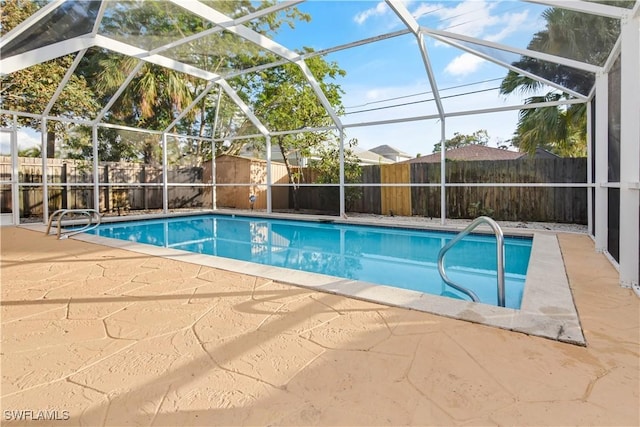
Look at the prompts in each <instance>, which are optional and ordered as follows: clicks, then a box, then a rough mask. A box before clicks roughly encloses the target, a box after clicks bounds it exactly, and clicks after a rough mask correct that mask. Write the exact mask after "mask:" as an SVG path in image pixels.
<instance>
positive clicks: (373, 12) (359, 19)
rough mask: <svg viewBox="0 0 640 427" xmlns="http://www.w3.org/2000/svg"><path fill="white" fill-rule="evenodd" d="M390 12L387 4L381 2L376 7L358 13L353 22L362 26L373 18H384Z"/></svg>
mask: <svg viewBox="0 0 640 427" xmlns="http://www.w3.org/2000/svg"><path fill="white" fill-rule="evenodd" d="M388 11H389V8H388V7H387V5H386V3H385V2H383V1H381V2H379V3H378V4H376V5H375V7H372V8H369V9H367V10H365V11H363V12H360V13H358V14H357V15H356V16H355V17H354V18H353V20H354V21H355V22H356V23H357V24H359V25H362V24H364V23H365V22H366V21H367V20H368V19H369V18H371V17H372V16H382V15H384V14H386V13H387V12H388Z"/></svg>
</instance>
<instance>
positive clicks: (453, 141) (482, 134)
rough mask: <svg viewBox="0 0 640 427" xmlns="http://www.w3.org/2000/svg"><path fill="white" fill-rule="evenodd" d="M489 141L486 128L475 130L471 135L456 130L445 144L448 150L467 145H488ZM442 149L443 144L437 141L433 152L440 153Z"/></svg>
mask: <svg viewBox="0 0 640 427" xmlns="http://www.w3.org/2000/svg"><path fill="white" fill-rule="evenodd" d="M488 143H489V133H488V132H487V131H486V130H485V129H480V130H477V131H475V132H473V133H472V134H471V135H462V134H460V133H458V132H454V134H453V138H449V139H446V140H445V141H444V146H445V149H446V150H451V149H452V148H460V147H466V146H467V145H483V146H486V145H487V144H488ZM441 149H442V144H441V143H439V142H438V143H437V144H435V145H434V146H433V152H434V153H439V152H440V150H441Z"/></svg>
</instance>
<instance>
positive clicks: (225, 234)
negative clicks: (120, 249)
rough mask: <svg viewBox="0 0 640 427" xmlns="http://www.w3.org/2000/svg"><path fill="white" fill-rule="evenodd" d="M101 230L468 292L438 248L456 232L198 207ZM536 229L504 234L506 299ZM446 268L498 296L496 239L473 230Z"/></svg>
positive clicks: (514, 293) (514, 303)
mask: <svg viewBox="0 0 640 427" xmlns="http://www.w3.org/2000/svg"><path fill="white" fill-rule="evenodd" d="M90 233H92V234H96V235H98V236H102V237H108V238H114V239H120V240H125V241H128V242H137V243H144V244H150V245H155V246H160V247H164V248H172V249H177V250H181V251H187V252H192V253H197V254H205V255H213V256H217V257H224V258H231V259H235V260H241V261H247V262H251V263H257V264H263V265H269V266H275V267H281V268H286V269H291V270H300V271H306V272H310V273H318V274H323V275H328V276H335V277H339V278H343V279H351V280H356V281H362V282H368V283H373V284H378V285H386V286H392V287H396V288H402V289H408V290H413V291H418V292H422V293H426V294H431V295H438V296H444V297H449V298H454V299H462V300H468V297H467V296H466V295H464V294H462V293H460V292H458V291H457V290H455V289H453V288H451V287H449V286H447V285H446V284H445V283H444V282H443V281H442V279H441V278H440V275H439V273H438V271H437V265H436V261H437V256H438V252H439V250H440V248H441V247H442V246H444V245H445V244H446V243H447V242H448V241H449V240H451V239H452V238H453V237H454V236H455V234H454V233H451V232H440V231H430V230H416V229H407V228H391V227H372V226H362V225H353V224H343V223H333V222H319V221H293V220H283V219H275V218H263V217H251V216H235V215H234V216H228V215H199V216H189V217H178V218H162V219H153V220H144V221H130V222H117V223H107V224H103V225H101V226H100V227H99V228H97V229H95V230H92V231H90ZM531 248H532V239H531V238H530V237H528V238H527V237H517V238H515V237H506V238H505V260H506V263H505V288H506V291H505V294H506V307H509V308H513V309H518V308H520V305H521V302H522V297H523V292H524V285H525V280H526V274H527V268H528V265H529V259H530V256H531ZM446 267H447V273H448V274H449V276H450V278H451V279H452V280H454V281H455V282H456V283H459V284H461V285H462V286H465V287H467V288H470V289H471V290H473V291H474V292H475V293H476V294H477V295H478V296H479V298H480V301H481V302H482V303H484V304H490V305H496V304H497V287H496V286H497V285H496V271H495V269H496V242H495V238H494V236H493V235H480V234H474V235H471V236H468V237H467V238H465V239H464V240H463V241H461V242H460V243H459V244H458V245H456V246H455V247H454V248H453V249H451V251H450V252H449V253H448V254H447V258H446Z"/></svg>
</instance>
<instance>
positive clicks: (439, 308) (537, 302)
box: [23, 210, 586, 346]
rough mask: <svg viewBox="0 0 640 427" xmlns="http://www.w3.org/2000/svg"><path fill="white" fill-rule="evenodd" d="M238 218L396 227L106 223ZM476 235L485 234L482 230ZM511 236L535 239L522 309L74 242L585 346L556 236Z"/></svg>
mask: <svg viewBox="0 0 640 427" xmlns="http://www.w3.org/2000/svg"><path fill="white" fill-rule="evenodd" d="M207 214H219V215H236V216H249V217H262V218H274V219H293V220H297V221H311V222H318V221H321V222H333V223H338V224H340V223H342V224H351V225H370V226H376V227H380V226H383V227H393V226H394V225H393V224H389V223H384V224H382V223H380V222H376V221H372V220H371V219H367V218H354V217H350V218H347V219H343V218H340V217H329V218H328V217H326V216H316V215H304V216H303V217H301V216H300V215H295V214H280V213H272V214H265V213H263V212H240V213H239V212H236V211H227V210H215V211H198V212H190V213H187V214H186V215H185V213H179V214H167V215H162V214H155V215H140V216H135V217H133V216H128V217H115V218H105V219H104V220H103V222H105V223H106V222H121V221H132V220H145V219H158V218H167V217H179V216H192V215H207ZM23 227H25V228H30V229H42V230H43V231H44V229H45V227H44V225H41V224H40V225H24V226H23ZM398 227H399V228H404V229H420V230H433V231H449V232H459V231H461V230H462V229H463V228H464V226H459V225H458V226H455V225H453V226H447V225H444V226H443V225H440V226H437V227H434V226H433V225H432V224H398V225H397V226H396V227H395V228H398ZM478 232H480V233H482V232H484V231H483V230H482V229H478ZM504 232H505V235H507V236H523V237H533V245H532V249H531V258H530V262H529V268H528V271H527V277H526V280H525V288H524V294H523V297H522V304H521V307H520V309H519V310H516V309H511V308H504V307H497V306H492V305H487V304H482V303H474V302H471V301H463V300H457V299H453V298H447V297H442V296H437V295H430V294H424V293H421V292H417V291H412V290H407V289H401V288H394V287H390V286H384V285H378V284H373V283H369V282H363V281H357V280H350V279H343V278H339V277H335V276H328V275H323V274H317V273H308V272H304V271H298V270H290V269H286V268H282V267H272V266H267V265H262V264H255V263H251V262H247V261H239V260H234V259H230V258H222V257H217V256H213V255H202V254H194V253H190V252H186V251H182V250H178V249H172V248H164V247H158V246H152V245H148V244H142V243H137V242H130V241H124V240H117V239H111V238H107V237H102V236H96V235H92V234H77V235H74V236H73V237H71V238H72V239H76V240H81V241H84V242H88V243H94V244H99V245H104V246H109V247H113V248H119V249H124V250H128V251H132V252H136V253H141V254H145V255H150V256H159V257H165V258H170V259H174V260H177V261H182V262H188V263H192V264H198V265H204V266H208V267H212V268H219V269H222V270H227V271H233V272H236V273H242V274H248V275H252V276H259V277H264V278H267V279H271V280H274V281H277V282H280V283H285V284H290V285H294V286H299V287H302V288H306V289H311V290H317V291H321V292H328V293H332V294H337V295H343V296H347V297H351V298H357V299H360V300H364V301H369V302H374V303H379V304H384V305H388V306H394V307H402V308H407V309H412V310H418V311H423V312H427V313H431V314H436V315H441V316H446V317H451V318H455V319H460V320H465V321H469V322H474V323H480V324H484V325H488V326H492V327H497V328H500V329H506V330H511V331H515V332H521V333H525V334H528V335H534V336H539V337H543V338H548V339H552V340H557V341H562V342H566V343H571V344H576V345H581V346H585V345H586V340H585V338H584V334H583V332H582V327H581V325H580V319H579V317H578V313H577V310H576V307H575V303H574V301H573V295H572V293H571V289H570V287H569V282H568V278H567V274H566V271H565V267H564V261H563V258H562V253H561V251H560V245H559V243H558V239H557V236H556V233H554V232H549V231H544V232H542V231H537V230H522V229H509V228H504Z"/></svg>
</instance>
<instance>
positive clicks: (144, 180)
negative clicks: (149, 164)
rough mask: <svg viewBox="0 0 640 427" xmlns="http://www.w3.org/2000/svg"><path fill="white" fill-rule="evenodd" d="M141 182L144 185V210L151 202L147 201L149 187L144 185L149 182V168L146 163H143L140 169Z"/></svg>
mask: <svg viewBox="0 0 640 427" xmlns="http://www.w3.org/2000/svg"><path fill="white" fill-rule="evenodd" d="M140 182H141V183H142V184H143V185H142V205H143V206H144V210H148V209H149V202H148V201H147V187H146V186H145V185H144V184H146V183H147V170H146V168H145V165H144V164H143V165H142V169H141V170H140Z"/></svg>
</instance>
